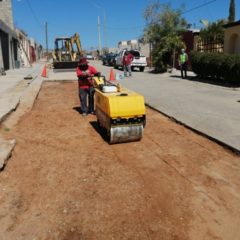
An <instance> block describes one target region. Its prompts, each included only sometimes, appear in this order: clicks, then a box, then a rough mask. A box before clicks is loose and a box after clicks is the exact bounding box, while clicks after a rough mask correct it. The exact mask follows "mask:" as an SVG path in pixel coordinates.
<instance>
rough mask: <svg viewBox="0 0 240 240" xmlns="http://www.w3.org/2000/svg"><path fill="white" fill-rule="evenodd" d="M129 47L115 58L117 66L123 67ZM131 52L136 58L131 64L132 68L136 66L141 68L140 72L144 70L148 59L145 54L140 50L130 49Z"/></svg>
mask: <svg viewBox="0 0 240 240" xmlns="http://www.w3.org/2000/svg"><path fill="white" fill-rule="evenodd" d="M126 51H128V50H127V49H123V50H121V52H119V54H118V55H117V56H116V58H115V65H114V67H115V68H118V67H121V68H123V64H122V60H123V56H124V55H125V52H126ZM129 52H130V53H131V54H132V55H133V56H134V59H133V61H132V64H131V68H132V70H133V69H134V68H135V67H136V68H139V70H140V72H143V71H144V69H145V67H146V66H147V59H146V57H145V56H142V55H141V53H140V51H139V50H129Z"/></svg>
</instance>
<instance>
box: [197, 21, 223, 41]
mask: <svg viewBox="0 0 240 240" xmlns="http://www.w3.org/2000/svg"><path fill="white" fill-rule="evenodd" d="M226 23H227V22H226V20H224V19H220V20H217V21H216V22H212V23H209V24H208V26H207V27H206V28H203V29H201V31H200V37H201V39H202V40H203V41H205V42H210V43H211V42H214V41H216V40H218V41H222V42H223V40H224V28H223V25H224V24H226Z"/></svg>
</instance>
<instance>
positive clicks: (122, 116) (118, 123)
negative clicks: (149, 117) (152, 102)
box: [94, 77, 146, 144]
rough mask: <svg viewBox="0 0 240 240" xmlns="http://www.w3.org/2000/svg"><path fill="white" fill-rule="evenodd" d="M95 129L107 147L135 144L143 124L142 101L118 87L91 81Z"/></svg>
mask: <svg viewBox="0 0 240 240" xmlns="http://www.w3.org/2000/svg"><path fill="white" fill-rule="evenodd" d="M94 83H95V89H96V92H95V108H96V116H97V122H98V125H99V128H100V129H101V130H102V132H103V133H104V134H105V135H106V136H107V141H108V142H109V143H110V144H114V143H123V142H132V141H139V140H141V138H142V136H143V129H144V127H145V124H146V113H145V104H144V97H143V96H142V95H140V94H138V93H136V92H134V91H131V90H129V89H126V88H122V87H121V86H120V85H119V84H113V83H112V82H110V81H106V80H105V78H104V77H94Z"/></svg>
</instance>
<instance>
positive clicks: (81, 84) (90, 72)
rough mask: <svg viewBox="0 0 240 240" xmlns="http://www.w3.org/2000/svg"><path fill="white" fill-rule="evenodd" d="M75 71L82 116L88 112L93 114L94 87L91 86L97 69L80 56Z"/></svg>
mask: <svg viewBox="0 0 240 240" xmlns="http://www.w3.org/2000/svg"><path fill="white" fill-rule="evenodd" d="M76 73H77V77H78V88H79V98H80V102H81V110H82V116H87V114H88V113H91V114H94V92H95V89H94V87H93V76H94V75H96V74H97V70H96V69H95V68H94V67H93V66H89V65H88V61H87V59H86V58H84V57H82V58H80V61H79V63H78V66H77V69H76ZM87 96H88V99H87ZM87 100H88V104H87Z"/></svg>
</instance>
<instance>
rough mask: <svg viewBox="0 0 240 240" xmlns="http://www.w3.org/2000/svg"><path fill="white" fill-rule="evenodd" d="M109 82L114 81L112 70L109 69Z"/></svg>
mask: <svg viewBox="0 0 240 240" xmlns="http://www.w3.org/2000/svg"><path fill="white" fill-rule="evenodd" d="M109 80H110V81H115V80H116V79H115V73H114V72H113V69H112V68H111V70H110V76H109Z"/></svg>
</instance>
